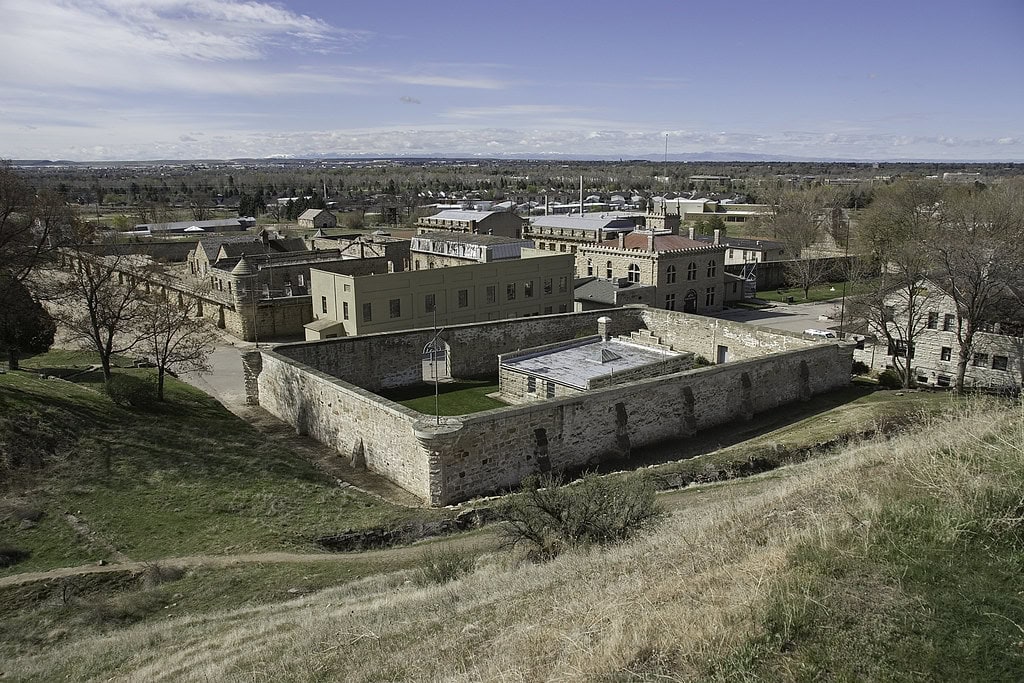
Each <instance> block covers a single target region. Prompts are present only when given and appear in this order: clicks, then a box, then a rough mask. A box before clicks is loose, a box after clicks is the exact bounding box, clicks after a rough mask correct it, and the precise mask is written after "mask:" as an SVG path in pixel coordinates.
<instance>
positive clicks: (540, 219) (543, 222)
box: [530, 214, 636, 232]
mask: <svg viewBox="0 0 1024 683" xmlns="http://www.w3.org/2000/svg"><path fill="white" fill-rule="evenodd" d="M530 225H531V226H537V227H541V228H565V229H572V230H593V231H595V232H596V231H597V230H611V229H623V230H632V229H633V228H635V227H636V219H635V218H633V217H632V216H621V215H608V214H587V215H584V216H536V217H535V218H531V219H530Z"/></svg>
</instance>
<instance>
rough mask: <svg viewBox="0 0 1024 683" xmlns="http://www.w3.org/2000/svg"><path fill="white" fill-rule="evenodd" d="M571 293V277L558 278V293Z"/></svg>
mask: <svg viewBox="0 0 1024 683" xmlns="http://www.w3.org/2000/svg"><path fill="white" fill-rule="evenodd" d="M568 291H569V276H568V275H562V276H561V277H559V278H558V293H559V294H565V293H566V292H568Z"/></svg>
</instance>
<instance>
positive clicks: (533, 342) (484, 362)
mask: <svg viewBox="0 0 1024 683" xmlns="http://www.w3.org/2000/svg"><path fill="white" fill-rule="evenodd" d="M602 316H608V317H610V318H611V319H612V323H611V325H610V327H609V333H610V334H613V335H619V334H629V332H631V331H633V330H637V329H640V327H642V326H643V318H642V317H641V309H618V310H613V311H608V310H604V311H590V312H586V313H569V314H561V315H548V316H537V317H531V318H515V319H512V320H497V321H494V322H488V323H472V324H468V325H453V326H451V327H447V328H445V330H444V332H443V333H442V334H441V338H442V339H444V340H445V341H447V342H448V345H449V346H450V347H451V357H450V367H451V374H452V376H453V377H475V376H479V375H488V374H496V373H497V372H498V355H499V354H502V353H508V352H511V351H516V350H519V349H526V348H531V347H534V346H539V345H541V344H544V343H546V342H551V341H556V340H557V341H562V340H566V339H574V338H576V337H580V336H586V335H592V334H594V332H596V331H597V319H598V318H600V317H602ZM433 336H434V332H433V330H430V329H422V330H410V331H407V332H393V333H384V334H371V335H365V336H358V337H341V338H338V339H329V340H324V341H317V342H305V343H297V344H288V345H286V346H279V347H277V351H278V352H279V353H280V354H281V355H283V356H286V357H288V358H292V359H294V360H296V361H299V362H300V363H304V364H306V365H309V366H310V367H314V368H318V369H319V370H321V371H323V372H325V373H327V374H330V375H333V376H335V377H344V378H345V380H347V381H348V382H351V383H352V384H355V385H357V386H360V387H363V388H364V389H369V390H370V391H379V390H381V389H386V388H391V387H399V386H405V385H407V384H412V383H414V382H418V381H420V380H421V379H422V366H421V365H420V362H421V354H422V353H423V347H424V346H425V345H426V344H427V342H429V341H430V340H431V338H432V337H433Z"/></svg>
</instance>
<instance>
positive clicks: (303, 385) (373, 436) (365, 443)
mask: <svg viewBox="0 0 1024 683" xmlns="http://www.w3.org/2000/svg"><path fill="white" fill-rule="evenodd" d="M261 354H262V356H263V362H262V368H261V369H259V370H258V372H259V375H258V379H257V383H258V400H259V404H260V406H262V407H263V408H265V409H266V410H267V411H268V412H270V413H273V414H274V415H276V416H277V417H279V418H281V419H282V420H284V421H285V422H287V423H289V424H291V425H292V426H294V427H295V430H296V431H297V432H298V433H300V434H307V435H309V436H311V437H313V438H314V439H316V440H317V441H319V442H320V443H323V444H326V445H328V446H331V447H332V448H334V449H335V450H337V451H338V452H339V454H340V456H341V457H346V458H352V460H353V462H354V463H357V464H362V465H365V466H366V467H367V468H368V469H370V470H372V471H374V472H377V473H379V474H382V475H384V476H385V477H387V478H388V479H390V480H391V481H393V482H395V483H396V484H398V485H399V486H401V487H402V488H404V489H406V490H408V491H410V492H412V493H414V494H416V495H417V496H419V497H420V498H422V499H423V500H425V501H431V502H433V500H434V499H435V498H439V496H436V495H435V494H433V493H432V492H431V490H430V483H431V477H430V472H429V464H428V454H427V453H426V452H425V451H424V449H423V447H422V446H421V444H420V443H419V441H418V440H417V438H416V435H415V433H414V432H415V430H414V425H415V423H416V421H417V420H418V419H420V418H422V417H423V416H422V415H420V414H419V413H417V412H416V411H413V410H409V409H407V408H405V407H404V406H401V405H399V404H397V403H392V402H391V401H386V400H384V399H382V398H381V397H380V396H377V395H376V394H373V393H371V392H369V391H366V390H364V389H360V388H359V387H357V386H355V385H353V384H349V383H348V382H345V381H343V380H340V379H337V378H336V377H331V376H330V375H327V374H324V373H323V372H320V371H318V370H315V369H313V368H311V367H307V366H304V365H301V364H298V363H295V362H293V361H291V360H289V359H288V358H285V357H283V356H281V355H280V354H278V353H275V352H273V351H262V352H261Z"/></svg>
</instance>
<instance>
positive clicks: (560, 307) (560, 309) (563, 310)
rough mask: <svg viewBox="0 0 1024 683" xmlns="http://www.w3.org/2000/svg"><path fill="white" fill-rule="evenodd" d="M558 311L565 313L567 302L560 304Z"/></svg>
mask: <svg viewBox="0 0 1024 683" xmlns="http://www.w3.org/2000/svg"><path fill="white" fill-rule="evenodd" d="M558 312H559V313H565V304H558Z"/></svg>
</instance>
